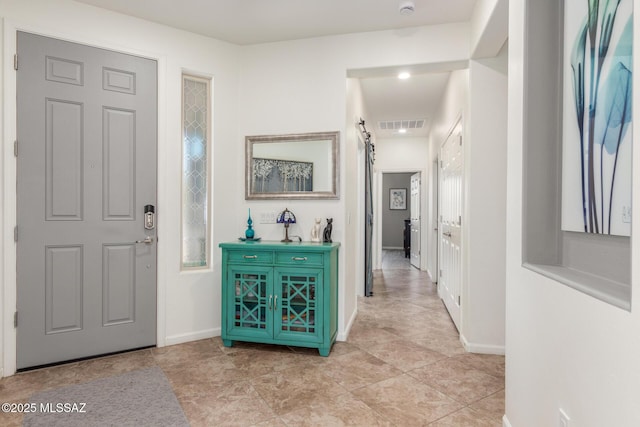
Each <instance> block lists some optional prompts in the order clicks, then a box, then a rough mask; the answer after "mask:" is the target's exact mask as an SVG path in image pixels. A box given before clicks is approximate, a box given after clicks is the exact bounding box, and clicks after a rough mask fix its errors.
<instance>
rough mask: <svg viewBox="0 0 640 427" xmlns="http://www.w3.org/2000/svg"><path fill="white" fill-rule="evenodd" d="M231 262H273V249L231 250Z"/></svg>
mask: <svg viewBox="0 0 640 427" xmlns="http://www.w3.org/2000/svg"><path fill="white" fill-rule="evenodd" d="M229 262H234V263H246V264H273V252H272V251H252V250H242V251H229Z"/></svg>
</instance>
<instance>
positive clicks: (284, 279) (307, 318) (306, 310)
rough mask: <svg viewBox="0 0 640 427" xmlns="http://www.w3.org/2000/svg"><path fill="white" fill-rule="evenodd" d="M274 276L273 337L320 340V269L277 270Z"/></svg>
mask: <svg viewBox="0 0 640 427" xmlns="http://www.w3.org/2000/svg"><path fill="white" fill-rule="evenodd" d="M275 276H276V280H275V285H274V288H275V289H274V294H275V295H277V297H278V298H277V303H276V306H275V319H274V335H275V338H279V339H287V338H289V337H290V338H292V339H296V340H300V341H310V342H319V341H321V336H322V304H321V301H322V283H323V281H322V270H321V269H309V268H304V269H296V268H277V269H276V273H275Z"/></svg>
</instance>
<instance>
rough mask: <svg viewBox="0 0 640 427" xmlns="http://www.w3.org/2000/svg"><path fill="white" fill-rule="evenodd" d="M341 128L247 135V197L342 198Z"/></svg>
mask: <svg viewBox="0 0 640 427" xmlns="http://www.w3.org/2000/svg"><path fill="white" fill-rule="evenodd" d="M338 138H339V132H321V133H308V134H292V135H271V136H248V137H246V165H245V168H246V194H245V196H246V197H245V198H246V199H280V198H284V199H312V198H314V199H317V198H329V199H336V198H338V192H337V188H338V183H337V176H338V175H337V164H338V163H337V157H338V143H339V141H338Z"/></svg>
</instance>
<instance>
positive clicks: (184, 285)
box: [0, 0, 242, 375]
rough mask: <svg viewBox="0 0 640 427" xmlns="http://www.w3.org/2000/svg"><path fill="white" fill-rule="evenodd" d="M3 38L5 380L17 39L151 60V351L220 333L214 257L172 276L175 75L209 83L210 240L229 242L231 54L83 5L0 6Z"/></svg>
mask: <svg viewBox="0 0 640 427" xmlns="http://www.w3.org/2000/svg"><path fill="white" fill-rule="evenodd" d="M0 16H1V17H2V18H4V32H3V33H2V35H1V36H0V37H2V39H1V45H2V46H3V48H4V51H3V55H2V57H3V59H4V64H3V67H2V69H1V71H0V73H1V75H0V81H2V82H3V84H2V87H3V92H4V93H3V95H4V96H3V98H2V101H1V102H2V106H3V119H4V120H3V121H4V124H5V127H4V129H3V133H2V147H3V151H2V155H3V157H2V164H3V180H4V182H3V186H2V201H3V209H2V212H1V213H0V215H1V218H0V221H1V223H2V231H3V236H2V242H3V245H2V248H1V249H0V251H1V254H0V255H1V256H0V260H2V272H1V273H2V277H3V284H2V286H3V289H2V290H3V306H2V311H3V313H2V320H3V325H2V330H3V331H4V332H5V335H4V337H3V348H2V351H0V353H2V354H4V356H5V357H4V360H3V366H4V374H5V375H7V374H11V373H12V372H13V370H14V369H15V329H13V312H14V310H15V303H16V300H15V294H16V289H15V286H16V285H15V245H14V243H13V238H12V234H13V233H12V230H13V227H14V225H15V223H16V218H15V159H14V158H13V150H12V145H13V140H14V139H15V125H14V123H15V72H14V70H13V60H12V59H13V54H14V53H15V46H16V44H15V33H16V30H24V31H29V32H35V33H39V34H43V35H46V36H51V37H56V38H62V39H66V40H70V41H75V42H81V43H85V44H89V45H93V46H98V47H104V48H107V49H112V50H118V51H123V52H126V53H132V54H137V55H141V56H146V57H151V58H155V59H157V60H158V77H159V78H158V99H159V110H158V115H159V120H158V123H159V125H158V236H159V242H158V311H159V312H158V318H159V322H158V344H159V345H164V344H172V343H178V342H182V341H189V340H193V339H197V338H203V337H207V336H213V335H216V334H219V328H220V302H219V301H220V296H219V295H220V277H219V275H220V269H219V258H220V257H219V251H218V250H217V248H215V247H214V251H213V268H212V269H209V270H207V271H198V272H193V273H183V272H180V203H179V200H181V198H180V174H181V167H182V165H181V160H180V159H181V145H182V144H181V141H182V137H181V127H180V126H181V124H180V116H181V80H180V76H181V72H182V71H183V70H187V71H189V72H192V73H197V74H202V75H206V76H211V77H213V121H212V123H213V141H214V148H213V172H214V176H213V179H212V184H213V195H214V200H213V227H212V228H213V229H212V232H213V237H214V241H215V242H217V241H219V240H227V239H232V238H235V233H233V232H232V231H231V232H230V229H229V227H228V225H229V224H233V223H235V221H236V217H237V216H238V215H236V214H237V213H238V211H237V209H236V208H235V206H234V207H233V208H232V209H229V204H228V203H227V202H226V201H228V200H230V199H234V198H235V197H236V194H237V193H239V192H240V189H241V188H242V187H241V186H239V185H229V180H228V179H225V177H228V176H234V174H235V171H236V167H235V166H236V160H237V161H240V159H239V158H237V157H238V156H239V153H238V152H237V150H235V149H234V147H230V146H229V144H228V141H234V140H235V139H236V137H237V111H238V101H237V92H238V89H237V88H238V84H239V83H238V52H237V47H236V46H233V45H230V44H227V43H222V42H219V41H216V40H212V39H210V38H206V37H201V36H198V35H194V34H191V33H187V32H184V31H179V30H174V29H171V28H168V27H165V26H161V25H157V24H153V23H150V22H146V21H142V20H139V19H134V18H130V17H126V16H122V15H119V14H115V13H111V12H107V11H104V10H102V9H97V8H94V7H90V6H85V5H82V4H79V3H75V2H72V1H67V0H29V1H28V2H27V1H21V0H0Z"/></svg>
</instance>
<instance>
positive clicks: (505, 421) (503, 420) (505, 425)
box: [502, 414, 511, 427]
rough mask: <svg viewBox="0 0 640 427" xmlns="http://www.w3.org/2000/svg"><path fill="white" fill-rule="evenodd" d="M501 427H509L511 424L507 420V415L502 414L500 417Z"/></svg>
mask: <svg viewBox="0 0 640 427" xmlns="http://www.w3.org/2000/svg"><path fill="white" fill-rule="evenodd" d="M502 427H511V423H510V422H509V419H508V418H507V414H504V415H503V417H502Z"/></svg>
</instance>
